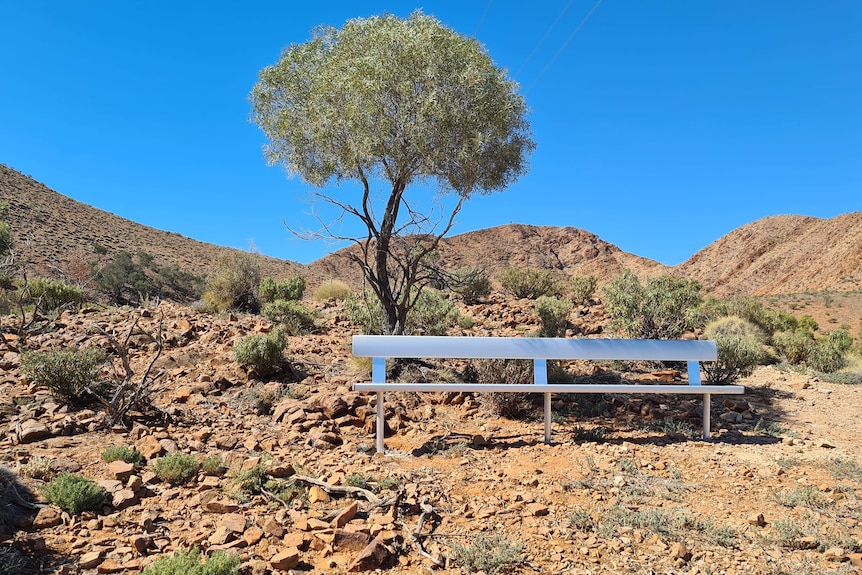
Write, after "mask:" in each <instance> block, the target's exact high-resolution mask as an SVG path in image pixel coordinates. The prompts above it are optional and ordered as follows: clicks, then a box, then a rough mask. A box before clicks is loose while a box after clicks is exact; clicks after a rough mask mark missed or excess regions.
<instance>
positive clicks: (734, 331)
mask: <svg viewBox="0 0 862 575" xmlns="http://www.w3.org/2000/svg"><path fill="white" fill-rule="evenodd" d="M704 335H705V336H706V337H707V338H708V339H713V340H715V345H716V347H717V348H718V360H717V361H711V362H705V363H704V364H703V372H704V376H705V380H706V381H707V383H713V384H731V383H734V382H735V381H737V380H738V379H739V378H740V377H745V376H747V375H751V374H752V373H753V371H754V368H755V367H757V366H758V365H759V364H760V363H761V362H762V361H763V360H764V358H765V353H764V351H763V341H764V339H765V337H764V335H763V333H762V332H761V331H760V330H759V328H757V326H755V325H754V324H752V323H750V322H747V321H745V320H743V319H740V318H735V317H724V318H721V319H719V320H716V321H714V322H712V323H710V324H709V325H708V326H706V329H705V330H704Z"/></svg>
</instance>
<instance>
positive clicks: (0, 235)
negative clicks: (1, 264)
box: [0, 203, 12, 257]
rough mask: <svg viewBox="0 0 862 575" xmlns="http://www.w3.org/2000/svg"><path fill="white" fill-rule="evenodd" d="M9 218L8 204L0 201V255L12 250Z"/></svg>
mask: <svg viewBox="0 0 862 575" xmlns="http://www.w3.org/2000/svg"><path fill="white" fill-rule="evenodd" d="M8 219H9V204H3V203H0V257H4V256H6V255H7V254H8V253H9V252H10V251H12V226H10V225H9V222H8V221H7V220H8Z"/></svg>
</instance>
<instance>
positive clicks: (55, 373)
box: [21, 347, 105, 403]
mask: <svg viewBox="0 0 862 575" xmlns="http://www.w3.org/2000/svg"><path fill="white" fill-rule="evenodd" d="M104 362H105V354H104V352H103V351H102V350H101V349H98V348H94V347H88V348H84V349H59V350H51V351H28V352H26V353H25V354H24V355H22V356H21V377H23V378H24V379H26V380H28V381H32V382H33V383H35V384H36V385H41V386H45V387H47V388H48V391H49V392H51V395H53V396H54V397H56V398H57V399H59V400H61V401H65V402H70V403H81V402H84V401H85V400H87V399H88V395H89V392H88V389H90V388H91V387H93V383H94V382H95V381H96V377H97V376H98V375H99V371H100V369H101V367H102V364H103V363H104ZM93 391H95V390H93Z"/></svg>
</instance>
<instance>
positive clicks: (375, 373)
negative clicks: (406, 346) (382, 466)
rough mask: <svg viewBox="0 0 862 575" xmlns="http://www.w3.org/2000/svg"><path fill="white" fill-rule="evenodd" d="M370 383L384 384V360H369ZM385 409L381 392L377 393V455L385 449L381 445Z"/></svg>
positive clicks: (384, 426)
mask: <svg viewBox="0 0 862 575" xmlns="http://www.w3.org/2000/svg"><path fill="white" fill-rule="evenodd" d="M371 381H372V383H386V358H385V357H375V358H373V359H372V360H371ZM385 417H386V409H385V408H384V406H383V392H382V391H378V392H377V421H376V422H375V423H376V424H377V453H384V452H385V451H386V447H385V446H384V445H383V435H384V432H385V431H386V423H385V419H384V418H385Z"/></svg>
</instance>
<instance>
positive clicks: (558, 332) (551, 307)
mask: <svg viewBox="0 0 862 575" xmlns="http://www.w3.org/2000/svg"><path fill="white" fill-rule="evenodd" d="M533 309H535V311H536V315H538V316H539V321H540V322H541V323H542V327H541V328H540V330H539V337H565V336H566V328H567V327H568V325H569V321H568V317H569V312H570V311H572V302H571V301H569V300H567V299H562V300H561V299H557V298H555V297H550V296H546V295H543V296H540V297H539V298H538V299H537V300H536V303H535V305H534V306H533Z"/></svg>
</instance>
